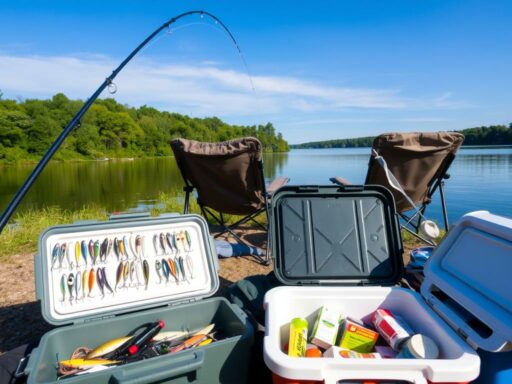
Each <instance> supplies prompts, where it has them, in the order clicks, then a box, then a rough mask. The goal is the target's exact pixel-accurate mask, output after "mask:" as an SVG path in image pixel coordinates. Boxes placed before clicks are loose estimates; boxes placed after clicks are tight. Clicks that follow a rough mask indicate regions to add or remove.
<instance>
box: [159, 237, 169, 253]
mask: <svg viewBox="0 0 512 384" xmlns="http://www.w3.org/2000/svg"><path fill="white" fill-rule="evenodd" d="M159 240H160V242H159V244H160V248H161V249H162V255H167V250H166V249H165V235H164V234H163V233H160V236H159Z"/></svg>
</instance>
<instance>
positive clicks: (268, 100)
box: [0, 54, 453, 117]
mask: <svg viewBox="0 0 512 384" xmlns="http://www.w3.org/2000/svg"><path fill="white" fill-rule="evenodd" d="M117 65H118V63H117V62H116V61H114V60H113V59H111V58H108V57H105V56H102V55H91V54H82V55H81V56H78V55H77V56H74V57H67V56H28V57H27V56H25V57H24V56H12V55H0V89H2V90H3V91H4V93H5V94H6V95H20V96H23V97H47V96H50V95H53V94H54V93H56V92H64V93H65V94H67V95H68V96H70V97H72V98H82V99H83V98H85V97H88V96H89V95H90V94H91V93H92V92H93V91H94V90H95V88H96V87H97V86H98V85H99V84H100V82H101V81H102V80H103V79H104V78H105V77H106V76H107V75H109V74H110V73H111V71H112V69H113V68H114V67H116V66H117ZM216 65H217V63H213V62H212V63H208V62H203V63H201V64H200V65H196V66H194V65H163V64H159V63H156V62H153V61H147V60H141V59H135V60H134V61H133V62H132V63H130V64H128V66H127V67H126V68H125V70H123V71H122V72H121V73H120V74H119V75H118V77H117V78H116V79H115V80H114V81H115V82H116V84H117V85H118V93H117V94H116V95H115V97H116V99H118V100H119V101H120V102H123V103H128V104H130V105H134V106H138V105H142V104H149V105H154V106H156V107H158V108H161V109H167V110H171V111H176V112H181V113H187V114H191V115H196V116H204V115H218V116H221V117H223V116H224V117H225V116H243V115H257V114H261V113H265V114H276V113H283V112H292V113H293V112H294V111H295V112H313V111H337V110H338V111H339V110H344V109H347V108H374V109H404V108H410V107H418V106H427V105H430V106H431V107H442V105H443V104H450V105H452V104H453V103H451V101H450V100H451V94H449V93H445V94H443V95H441V96H440V97H438V98H435V99H433V100H432V101H431V102H429V101H428V100H416V99H412V98H406V97H403V96H402V95H400V92H399V91H397V90H386V89H365V88H350V87H332V86H327V85H323V84H318V83H314V82H311V81H306V80H302V79H300V78H296V77H291V76H289V77H287V76H253V77H252V81H253V83H254V88H255V90H254V91H253V90H252V87H251V81H250V78H249V76H248V75H247V74H246V73H243V72H239V71H234V70H228V69H222V68H219V67H218V66H216Z"/></svg>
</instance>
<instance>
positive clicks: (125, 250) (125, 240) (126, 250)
mask: <svg viewBox="0 0 512 384" xmlns="http://www.w3.org/2000/svg"><path fill="white" fill-rule="evenodd" d="M123 251H124V254H125V256H126V258H127V259H129V258H130V256H129V255H128V239H127V238H126V236H123Z"/></svg>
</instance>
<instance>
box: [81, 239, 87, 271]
mask: <svg viewBox="0 0 512 384" xmlns="http://www.w3.org/2000/svg"><path fill="white" fill-rule="evenodd" d="M81 247H82V257H83V258H84V261H85V265H87V254H88V251H87V243H86V242H85V240H82V243H81Z"/></svg>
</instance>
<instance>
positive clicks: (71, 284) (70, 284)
mask: <svg viewBox="0 0 512 384" xmlns="http://www.w3.org/2000/svg"><path fill="white" fill-rule="evenodd" d="M67 284H68V290H69V304H72V301H73V288H74V286H75V275H73V274H72V273H70V274H69V276H68V281H67Z"/></svg>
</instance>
